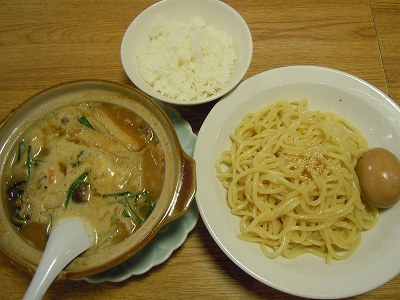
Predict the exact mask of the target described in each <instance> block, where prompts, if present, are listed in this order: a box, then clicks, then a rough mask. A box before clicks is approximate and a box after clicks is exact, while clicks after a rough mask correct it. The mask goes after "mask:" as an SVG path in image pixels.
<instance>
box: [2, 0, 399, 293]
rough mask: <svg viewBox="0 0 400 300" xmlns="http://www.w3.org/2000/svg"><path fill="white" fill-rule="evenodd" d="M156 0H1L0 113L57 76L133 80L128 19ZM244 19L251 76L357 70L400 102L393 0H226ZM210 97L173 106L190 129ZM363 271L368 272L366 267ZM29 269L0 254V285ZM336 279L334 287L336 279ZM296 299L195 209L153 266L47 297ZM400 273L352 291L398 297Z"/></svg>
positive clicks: (73, 284) (69, 285)
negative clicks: (240, 258) (249, 268)
mask: <svg viewBox="0 0 400 300" xmlns="http://www.w3.org/2000/svg"><path fill="white" fill-rule="evenodd" d="M152 3H154V1H147V0H137V1H134V0H133V1H132V0H119V1H109V0H87V1H78V0H73V1H72V0H63V1H62V0H54V1H51V0H0V119H3V118H4V117H5V116H6V115H7V114H8V112H9V111H10V110H11V109H12V108H14V107H16V106H17V105H18V104H20V103H21V102H23V101H24V100H25V99H27V98H29V97H30V96H32V95H33V94H35V93H37V92H39V91H41V90H43V89H45V88H48V87H50V86H52V85H56V84H59V83H61V82H66V81H71V80H77V79H105V80H112V81H116V82H120V83H125V84H131V82H130V81H129V79H128V77H127V76H126V75H125V73H124V70H123V68H122V65H121V62H120V44H121V40H122V37H123V34H124V32H125V30H126V28H127V27H128V25H129V24H130V22H131V21H132V20H133V19H134V18H135V17H136V16H137V15H138V14H139V13H140V12H141V11H143V10H144V9H145V8H147V7H148V6H150V5H151V4H152ZM226 3H228V4H229V5H231V6H232V7H233V8H234V9H236V10H237V11H238V12H239V13H240V14H241V15H242V16H243V18H244V19H245V20H246V22H247V23H248V26H249V28H250V30H251V33H252V35H253V41H254V53H253V59H252V62H251V65H250V68H249V70H248V72H247V74H246V75H245V78H244V79H246V78H249V77H251V76H253V75H255V74H257V73H260V72H263V71H266V70H270V69H273V68H276V67H281V66H288V65H318V66H325V67H330V68H335V69H339V70H342V71H345V72H348V73H351V74H353V75H355V76H358V77H360V78H362V79H364V80H366V81H368V82H369V83H371V84H373V85H374V86H376V87H377V88H379V89H380V90H382V91H383V92H384V93H386V94H388V95H389V96H390V97H391V98H392V99H393V100H394V101H396V102H397V104H400V56H399V54H398V49H400V1H399V0H369V1H368V0H332V1H325V0H303V1H296V0H269V1H253V0H229V1H226ZM213 104H214V103H212V104H206V105H201V106H199V107H196V109H193V107H187V108H184V109H179V111H180V113H181V114H182V116H183V117H184V118H185V119H187V120H188V121H189V122H190V124H191V125H192V128H193V131H194V132H197V131H198V130H199V128H200V126H201V124H202V122H203V120H204V118H205V117H206V116H207V113H208V112H209V110H210V109H211V108H212V106H213ZM366 276H368V274H366ZM30 279H31V278H30V276H29V275H27V274H25V273H24V272H22V271H20V270H19V269H17V268H15V267H14V266H13V265H12V264H11V263H10V262H9V261H8V260H7V259H6V258H5V257H3V256H2V255H1V256H0V295H1V298H2V299H20V298H22V296H23V294H24V291H25V289H26V288H27V286H28V284H29V282H30ZM338 288H340V287H338ZM189 297H192V298H230V299H247V298H249V299H298V298H297V297H294V296H290V295H287V294H284V293H282V292H279V291H277V290H274V289H272V288H270V287H268V286H266V285H264V284H262V283H260V282H258V281H257V280H255V279H253V278H252V277H250V276H249V275H247V274H246V273H245V272H243V271H242V270H241V269H239V268H238V267H237V266H236V265H235V264H234V263H233V262H232V261H230V260H229V259H228V258H227V257H226V256H225V254H224V253H223V252H222V251H221V250H220V248H219V247H218V246H217V244H216V243H215V242H214V240H213V239H212V238H211V236H210V234H209V233H208V231H207V229H206V227H205V225H204V223H203V222H202V220H201V218H199V221H198V223H197V225H196V227H195V228H194V229H193V231H192V232H191V233H190V234H189V236H188V238H187V240H186V242H185V243H184V244H183V245H182V246H181V247H180V248H179V249H178V250H176V251H175V252H174V253H173V254H172V256H171V257H170V258H169V259H168V260H167V261H166V262H165V263H163V264H161V265H160V266H157V267H155V268H153V269H151V270H150V271H149V272H148V273H146V274H144V275H140V276H134V277H131V278H129V279H127V280H125V281H123V282H120V283H110V282H105V283H100V284H91V283H87V282H85V281H58V282H55V283H54V284H53V285H52V286H51V287H50V289H49V290H48V292H47V294H46V295H45V299H80V298H82V299H130V298H132V299H135V298H138V299H152V298H159V299H169V298H185V299H186V298H189ZM399 297H400V276H397V277H395V278H394V279H392V280H391V281H389V282H387V283H386V284H385V285H383V286H381V287H379V288H377V289H375V290H373V291H370V292H368V293H366V294H363V295H359V296H356V297H354V298H353V299H376V298H385V299H398V298H399Z"/></svg>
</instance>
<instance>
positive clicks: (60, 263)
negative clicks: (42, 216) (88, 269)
mask: <svg viewBox="0 0 400 300" xmlns="http://www.w3.org/2000/svg"><path fill="white" fill-rule="evenodd" d="M91 244H92V240H91V237H90V236H89V234H88V231H87V229H86V227H85V225H84V224H83V223H82V221H80V220H79V219H67V220H63V221H61V222H60V223H59V224H58V225H56V226H55V227H54V229H53V230H52V231H51V232H50V236H49V240H48V242H47V245H46V248H45V250H44V252H43V256H42V258H41V260H40V263H39V266H38V268H37V270H36V272H35V275H34V276H33V279H32V281H31V283H30V285H29V287H28V289H27V291H26V293H25V295H24V298H23V299H24V300H36V299H42V297H43V296H44V294H45V292H46V291H47V289H48V288H49V286H50V284H51V283H52V282H53V280H54V279H55V278H56V277H57V275H58V274H59V273H60V272H61V270H62V269H64V267H65V266H66V265H67V264H68V263H69V262H71V261H72V260H73V259H74V258H75V257H76V256H78V255H79V254H80V253H82V252H83V251H85V250H86V249H88V248H89V247H90V245H91Z"/></svg>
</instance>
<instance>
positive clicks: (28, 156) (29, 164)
mask: <svg viewBox="0 0 400 300" xmlns="http://www.w3.org/2000/svg"><path fill="white" fill-rule="evenodd" d="M32 164H33V160H32V146H31V145H28V150H27V154H26V174H27V175H28V177H30V176H31V169H32Z"/></svg>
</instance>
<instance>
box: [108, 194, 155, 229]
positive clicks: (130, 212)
mask: <svg viewBox="0 0 400 300" xmlns="http://www.w3.org/2000/svg"><path fill="white" fill-rule="evenodd" d="M148 193H150V191H148V190H143V191H140V192H138V193H132V192H118V193H110V194H103V198H110V197H114V198H115V200H117V201H118V202H119V203H121V204H122V205H123V206H124V211H123V212H122V215H123V216H124V217H127V218H132V216H134V217H135V218H136V219H137V220H138V221H139V222H140V223H144V222H145V221H146V220H147V218H148V217H149V216H150V214H151V212H152V211H153V209H154V206H155V203H154V202H153V201H145V202H144V204H143V206H141V207H139V210H140V208H142V207H144V205H145V206H148V210H147V213H146V216H145V217H142V216H141V215H140V214H139V213H137V208H135V205H136V204H137V202H138V200H139V199H140V197H142V196H145V195H147V194H148ZM129 200H133V206H132V204H131V203H130V201H129Z"/></svg>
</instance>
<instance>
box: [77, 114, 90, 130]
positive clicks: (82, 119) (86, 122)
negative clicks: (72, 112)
mask: <svg viewBox="0 0 400 300" xmlns="http://www.w3.org/2000/svg"><path fill="white" fill-rule="evenodd" d="M78 121H79V123H81V124H82V125H83V126H86V127H88V128H90V129H93V130H94V127H93V126H92V124H90V122H89V120H88V119H87V118H86V117H85V116H84V115H82V116H80V117H79V118H78Z"/></svg>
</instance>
